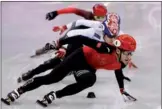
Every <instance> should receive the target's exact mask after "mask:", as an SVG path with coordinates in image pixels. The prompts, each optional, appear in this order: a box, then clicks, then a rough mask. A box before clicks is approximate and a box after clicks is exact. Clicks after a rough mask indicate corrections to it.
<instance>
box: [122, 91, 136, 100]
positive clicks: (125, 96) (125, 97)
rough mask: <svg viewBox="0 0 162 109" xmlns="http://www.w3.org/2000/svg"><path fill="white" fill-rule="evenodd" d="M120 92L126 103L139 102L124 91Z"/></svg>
mask: <svg viewBox="0 0 162 109" xmlns="http://www.w3.org/2000/svg"><path fill="white" fill-rule="evenodd" d="M120 92H121V94H122V96H123V98H124V101H125V102H126V101H137V99H136V98H134V97H133V96H131V95H130V94H129V93H128V92H126V91H124V89H120Z"/></svg>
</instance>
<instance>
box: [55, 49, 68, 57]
mask: <svg viewBox="0 0 162 109" xmlns="http://www.w3.org/2000/svg"><path fill="white" fill-rule="evenodd" d="M55 54H56V55H57V57H59V58H63V57H64V56H65V54H66V50H65V49H64V48H60V49H59V50H57V51H56V53H55Z"/></svg>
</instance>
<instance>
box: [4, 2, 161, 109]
mask: <svg viewBox="0 0 162 109" xmlns="http://www.w3.org/2000/svg"><path fill="white" fill-rule="evenodd" d="M95 3H97V2H2V3H1V9H2V10H1V12H2V14H1V15H2V17H1V18H2V19H1V20H2V26H1V27H2V29H1V32H2V39H1V42H2V44H1V45H2V48H1V49H2V53H1V55H2V59H1V60H2V72H1V73H2V75H1V77H2V81H1V82H2V87H1V88H2V89H1V92H2V96H3V97H5V96H6V94H7V93H8V92H10V91H11V90H13V89H15V88H17V87H18V86H20V85H19V84H17V82H16V79H17V77H18V76H19V75H20V74H21V73H23V72H26V71H28V70H30V69H32V68H34V67H36V66H37V65H39V64H40V63H42V62H43V61H45V60H47V59H49V58H50V57H51V55H52V54H47V55H44V56H42V57H39V58H35V59H31V58H29V56H30V55H32V54H33V53H34V52H33V51H34V50H35V49H37V48H39V47H42V46H43V45H44V44H45V43H46V42H51V41H52V40H55V39H56V38H58V37H59V35H58V33H54V32H52V27H53V26H54V25H63V24H67V23H69V22H72V21H75V20H77V19H80V18H81V17H78V16H76V15H73V14H71V15H70V14H69V15H60V16H58V17H56V19H55V20H52V21H47V20H45V14H46V13H47V12H49V11H52V10H57V9H61V8H64V7H67V6H74V7H78V8H82V9H87V10H91V8H92V6H93V5H94V4H95ZM105 5H107V8H108V10H109V11H110V12H116V13H118V14H119V15H120V16H121V30H122V31H123V32H125V33H129V34H131V35H133V36H134V37H135V39H136V40H137V43H138V47H137V50H136V52H135V54H134V56H133V62H134V63H135V64H136V65H137V66H138V67H139V68H138V69H132V70H129V69H127V68H126V69H125V70H124V73H125V75H127V76H129V77H130V78H131V79H132V82H131V83H128V82H125V88H126V90H127V91H128V92H129V93H130V94H132V95H133V96H135V97H136V98H137V99H138V101H137V102H134V103H124V102H123V99H122V97H121V96H120V93H119V89H118V85H117V82H116V79H115V76H114V73H113V72H112V71H105V70H99V71H98V72H97V76H98V78H97V82H96V84H95V85H94V86H93V87H91V88H89V89H87V90H84V91H83V92H80V93H79V94H77V95H74V96H71V97H65V98H62V99H58V100H56V101H55V102H54V103H52V104H51V105H49V107H48V109H161V3H160V2H112V3H110V2H109V3H108V2H105ZM48 72H49V71H48ZM48 72H46V73H48ZM73 82H75V81H74V78H73V76H69V77H66V78H65V79H64V80H63V81H61V82H59V83H57V84H52V85H49V86H42V87H40V88H38V89H36V90H34V91H31V92H29V93H26V94H24V95H22V96H21V97H20V99H19V100H17V101H16V102H15V103H14V104H13V105H11V106H6V105H4V104H2V106H1V108H2V109H43V108H42V107H40V106H38V105H37V104H36V103H35V101H36V99H38V98H42V97H43V95H44V94H46V93H48V92H49V91H51V90H58V89H61V88H63V87H64V86H66V85H67V84H70V83H73ZM88 91H94V92H95V93H96V96H97V98H96V99H87V98H86V95H87V92H88Z"/></svg>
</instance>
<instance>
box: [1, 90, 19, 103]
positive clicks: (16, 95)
mask: <svg viewBox="0 0 162 109" xmlns="http://www.w3.org/2000/svg"><path fill="white" fill-rule="evenodd" d="M19 97H20V94H19V92H18V91H17V90H13V91H12V92H10V93H8V95H7V97H6V98H1V101H2V102H3V103H5V104H6V105H10V103H11V102H14V101H15V100H16V99H18V98H19Z"/></svg>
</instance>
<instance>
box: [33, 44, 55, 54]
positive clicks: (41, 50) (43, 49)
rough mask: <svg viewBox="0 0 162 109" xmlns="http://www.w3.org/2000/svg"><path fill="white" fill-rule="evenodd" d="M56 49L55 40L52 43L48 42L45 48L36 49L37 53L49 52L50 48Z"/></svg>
mask: <svg viewBox="0 0 162 109" xmlns="http://www.w3.org/2000/svg"><path fill="white" fill-rule="evenodd" d="M54 49H56V43H55V42H54V41H53V42H52V43H46V45H45V46H44V47H43V48H40V49H38V50H36V53H35V54H36V55H41V54H44V53H47V52H48V51H50V50H54Z"/></svg>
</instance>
